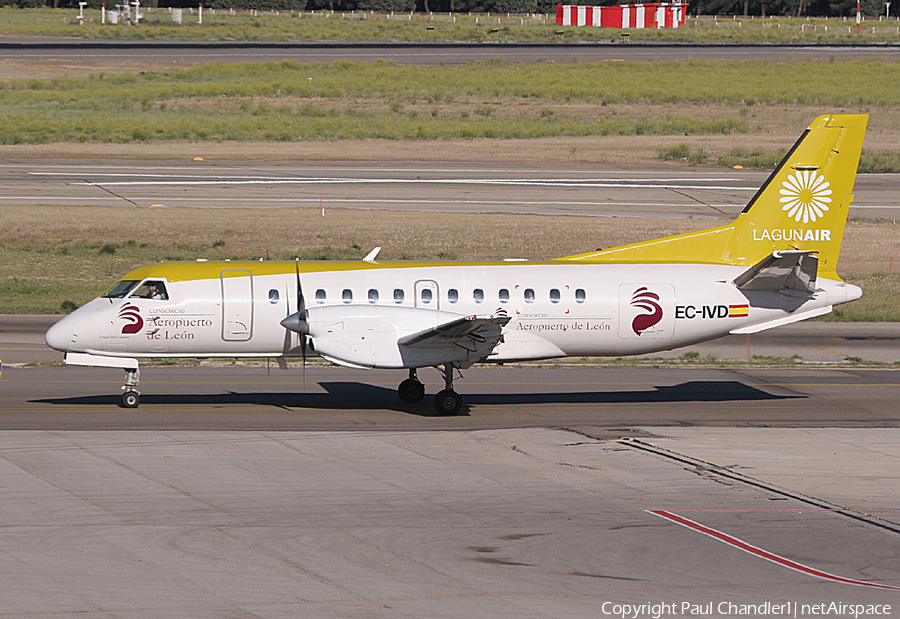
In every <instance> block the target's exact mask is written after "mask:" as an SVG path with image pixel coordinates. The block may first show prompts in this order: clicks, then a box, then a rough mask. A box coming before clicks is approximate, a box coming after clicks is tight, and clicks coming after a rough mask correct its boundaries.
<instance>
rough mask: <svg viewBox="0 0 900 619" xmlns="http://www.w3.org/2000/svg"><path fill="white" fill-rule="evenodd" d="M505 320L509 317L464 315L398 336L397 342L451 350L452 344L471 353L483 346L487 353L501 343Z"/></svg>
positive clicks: (402, 344) (409, 345) (416, 346)
mask: <svg viewBox="0 0 900 619" xmlns="http://www.w3.org/2000/svg"><path fill="white" fill-rule="evenodd" d="M508 322H509V316H497V317H494V316H463V317H462V318H457V319H456V320H451V321H449V322H445V323H443V324H440V325H437V326H436V327H431V328H429V329H425V330H424V331H419V332H418V333H412V334H410V335H406V336H404V337H401V338H400V339H399V340H397V344H399V345H400V346H403V347H406V348H417V349H422V348H428V349H448V350H452V348H453V347H459V348H462V349H464V350H466V351H468V352H470V353H477V352H479V351H482V350H485V349H486V350H487V353H490V351H491V350H493V348H494V346H496V345H497V344H498V343H499V342H500V336H501V334H502V332H503V327H504V326H506V323H508ZM487 353H485V354H487Z"/></svg>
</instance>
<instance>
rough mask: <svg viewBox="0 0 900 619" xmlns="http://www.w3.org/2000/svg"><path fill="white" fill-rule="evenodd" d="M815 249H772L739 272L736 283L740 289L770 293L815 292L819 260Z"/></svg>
mask: <svg viewBox="0 0 900 619" xmlns="http://www.w3.org/2000/svg"><path fill="white" fill-rule="evenodd" d="M817 253H818V252H815V251H796V250H785V251H773V252H772V253H771V254H769V255H768V256H766V257H765V258H763V259H762V260H760V261H759V262H757V263H756V264H755V265H753V266H752V267H750V268H749V269H747V270H746V271H744V272H743V273H741V274H740V275H738V276H737V277H736V278H735V280H734V285H735V286H737V287H738V288H740V289H741V290H766V291H769V292H786V291H789V290H790V291H795V292H801V293H806V294H812V293H813V292H815V290H816V276H817V274H818V270H819V259H818V258H817V257H816V255H815V254H817Z"/></svg>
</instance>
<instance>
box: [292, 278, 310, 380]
mask: <svg viewBox="0 0 900 619" xmlns="http://www.w3.org/2000/svg"><path fill="white" fill-rule="evenodd" d="M294 265H295V266H296V267H297V318H298V324H297V326H298V327H300V326H302V327H303V330H302V331H298V333H300V358H301V360H302V365H301V367H302V370H300V372H301V373H302V374H303V391H306V337H307V334H308V333H309V323H307V322H306V319H307V315H306V299H304V298H303V286H302V285H301V284H300V261H299V260H296V261H295V262H294ZM301 323H302V324H301Z"/></svg>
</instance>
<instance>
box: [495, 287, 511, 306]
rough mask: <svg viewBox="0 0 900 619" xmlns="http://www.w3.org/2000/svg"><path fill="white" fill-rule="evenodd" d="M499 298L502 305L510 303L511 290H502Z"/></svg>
mask: <svg viewBox="0 0 900 619" xmlns="http://www.w3.org/2000/svg"><path fill="white" fill-rule="evenodd" d="M498 296H499V297H500V302H501V303H509V290H507V289H506V288H501V289H500V292H499V294H498Z"/></svg>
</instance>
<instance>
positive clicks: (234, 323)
mask: <svg viewBox="0 0 900 619" xmlns="http://www.w3.org/2000/svg"><path fill="white" fill-rule="evenodd" d="M251 337H253V276H252V275H251V273H250V271H222V339H223V340H225V341H226V342H246V341H247V340H249V339H250V338H251Z"/></svg>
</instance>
